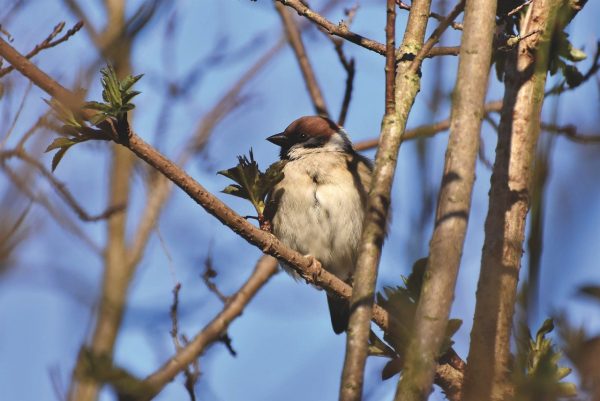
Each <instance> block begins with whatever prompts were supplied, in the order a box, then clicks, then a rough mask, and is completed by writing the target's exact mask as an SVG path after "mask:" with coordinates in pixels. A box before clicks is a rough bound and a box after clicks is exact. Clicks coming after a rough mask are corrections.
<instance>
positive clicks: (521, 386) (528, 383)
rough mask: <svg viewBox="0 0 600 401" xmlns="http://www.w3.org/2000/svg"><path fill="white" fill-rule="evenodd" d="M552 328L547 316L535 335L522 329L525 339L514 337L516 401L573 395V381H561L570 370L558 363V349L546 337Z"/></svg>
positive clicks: (574, 390) (574, 393) (552, 324)
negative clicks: (515, 349)
mask: <svg viewBox="0 0 600 401" xmlns="http://www.w3.org/2000/svg"><path fill="white" fill-rule="evenodd" d="M553 330H554V321H553V320H552V319H547V320H546V321H544V323H543V324H542V326H541V327H540V329H539V330H538V331H537V333H536V335H535V337H532V336H531V333H530V331H529V329H526V330H525V332H526V336H525V338H521V339H517V345H518V352H517V356H516V358H515V369H514V370H513V378H514V382H515V399H516V400H517V401H526V400H537V399H539V400H556V399H558V398H560V397H574V396H576V395H577V388H576V387H575V384H573V383H568V382H561V380H562V379H564V378H565V377H566V376H567V375H569V373H571V369H570V368H567V367H561V366H559V364H558V362H559V361H560V358H561V352H560V351H558V350H557V349H556V347H555V345H554V343H553V341H552V339H550V338H548V337H547V335H548V334H549V333H550V332H552V331H553Z"/></svg>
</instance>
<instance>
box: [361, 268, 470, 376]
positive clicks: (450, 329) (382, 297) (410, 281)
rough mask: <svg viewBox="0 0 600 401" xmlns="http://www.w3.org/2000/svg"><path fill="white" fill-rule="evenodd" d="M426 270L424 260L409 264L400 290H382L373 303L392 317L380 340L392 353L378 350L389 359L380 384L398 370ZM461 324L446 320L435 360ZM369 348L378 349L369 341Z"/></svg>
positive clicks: (449, 344)
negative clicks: (375, 302) (444, 331)
mask: <svg viewBox="0 0 600 401" xmlns="http://www.w3.org/2000/svg"><path fill="white" fill-rule="evenodd" d="M426 268H427V258H422V259H419V260H417V261H416V262H415V263H414V264H413V268H412V272H411V274H410V275H409V276H408V277H404V276H403V277H402V281H403V282H404V285H403V286H397V287H385V288H384V289H383V293H378V294H377V303H378V304H379V305H381V306H382V307H383V308H384V309H385V310H387V312H388V313H389V314H390V316H391V317H393V318H392V319H390V326H389V330H388V331H387V332H386V333H385V334H384V336H383V339H384V340H385V342H386V343H387V344H389V345H390V346H391V347H392V348H393V352H392V353H390V352H388V351H389V348H388V349H387V350H386V351H381V350H380V351H381V352H382V353H384V354H385V356H388V357H390V358H391V360H390V361H389V362H388V363H387V365H386V366H385V367H384V369H383V372H382V378H383V379H384V380H385V379H389V378H390V377H392V376H393V375H395V374H396V373H399V372H400V370H401V369H402V360H403V356H404V352H405V350H406V348H407V346H408V344H409V341H410V337H411V334H412V331H413V325H414V318H415V313H416V310H417V304H418V302H419V297H420V296H421V287H422V286H423V280H424V277H425V272H426ZM461 324H462V320H460V319H450V320H448V326H447V328H446V334H445V337H444V341H443V344H442V346H441V348H440V350H439V351H438V352H439V356H442V355H443V354H444V353H445V352H446V351H447V350H448V349H449V348H450V347H451V346H452V345H453V344H454V341H452V336H453V335H454V334H455V333H456V332H457V331H458V329H459V328H460V326H461ZM371 348H380V347H379V346H378V344H377V343H374V342H373V341H372V342H371ZM372 355H377V353H372Z"/></svg>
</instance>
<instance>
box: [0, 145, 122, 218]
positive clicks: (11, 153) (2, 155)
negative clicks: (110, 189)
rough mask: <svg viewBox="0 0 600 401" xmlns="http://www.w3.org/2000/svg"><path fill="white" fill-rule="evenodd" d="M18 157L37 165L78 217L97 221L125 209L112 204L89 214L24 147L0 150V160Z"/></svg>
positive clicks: (63, 185) (34, 165)
mask: <svg viewBox="0 0 600 401" xmlns="http://www.w3.org/2000/svg"><path fill="white" fill-rule="evenodd" d="M13 157H16V158H18V159H21V160H23V161H24V162H26V163H28V164H29V165H31V166H33V167H35V168H36V169H37V170H38V171H39V172H40V173H41V174H42V176H43V177H44V178H45V179H46V180H47V181H48V183H49V184H50V185H51V186H52V188H54V189H55V190H56V192H57V193H58V194H59V196H60V197H61V198H62V199H63V201H64V202H65V203H66V204H67V206H69V207H70V208H71V209H72V210H73V211H74V212H75V214H77V217H79V218H80V219H81V220H83V221H86V222H95V221H99V220H105V219H107V218H109V217H110V216H112V215H113V214H115V213H118V212H120V211H122V210H123V206H118V205H117V206H111V207H109V208H107V209H106V210H105V211H104V212H102V213H100V214H97V215H90V214H88V213H87V212H86V211H85V210H84V209H83V207H82V206H81V205H80V204H79V202H77V200H76V199H75V197H74V196H73V194H71V192H70V191H69V190H68V189H67V188H66V186H65V184H63V183H62V182H60V181H58V180H57V179H56V178H55V177H54V175H53V174H52V173H51V172H50V171H49V170H48V169H47V168H46V167H44V165H43V164H42V163H40V162H39V161H38V160H37V159H35V158H34V157H32V156H31V155H29V154H28V153H26V152H25V151H24V150H23V149H12V150H5V151H0V160H6V159H10V158H13Z"/></svg>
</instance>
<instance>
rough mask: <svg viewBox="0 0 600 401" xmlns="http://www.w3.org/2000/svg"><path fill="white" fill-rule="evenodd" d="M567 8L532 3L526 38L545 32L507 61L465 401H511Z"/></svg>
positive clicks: (558, 1)
mask: <svg viewBox="0 0 600 401" xmlns="http://www.w3.org/2000/svg"><path fill="white" fill-rule="evenodd" d="M564 3H565V2H563V1H562V0H549V1H535V2H533V3H532V4H531V6H530V7H529V8H528V9H527V15H526V16H525V18H523V19H522V26H521V29H520V32H521V33H523V36H525V35H526V34H527V32H533V31H542V34H541V35H535V36H531V37H530V38H529V39H527V40H524V41H521V42H520V43H519V46H518V48H517V49H514V50H513V51H512V52H511V54H510V55H509V59H508V61H507V62H506V79H505V82H506V84H505V86H506V88H505V93H504V105H503V109H502V114H501V118H500V127H499V131H498V145H497V147H496V159H495V162H494V168H493V172H492V178H491V188H490V204H489V210H488V214H487V218H486V222H485V240H484V245H483V253H482V257H481V273H480V276H479V283H478V286H477V303H476V305H475V316H474V319H473V329H472V331H471V343H470V347H469V357H468V366H467V370H466V372H465V382H464V400H465V401H479V400H483V399H486V400H504V399H509V398H512V397H513V388H512V385H511V384H510V382H509V381H508V380H507V372H509V371H510V366H511V364H512V361H511V360H512V356H511V352H510V342H511V341H510V339H511V331H512V321H513V313H514V305H515V301H516V292H517V282H518V276H519V268H520V264H521V256H522V253H523V241H524V238H525V236H524V233H525V218H526V215H527V210H528V207H529V194H528V192H529V185H530V183H531V166H532V162H533V160H534V154H535V149H536V143H537V140H538V135H539V131H540V113H541V109H542V104H543V101H544V86H545V83H546V75H547V69H548V59H549V57H548V54H549V47H550V41H551V37H552V35H553V32H554V29H560V30H562V27H560V25H561V23H560V21H561V20H560V19H559V17H558V16H559V15H561V6H562V4H564ZM490 355H493V356H494V357H493V358H490Z"/></svg>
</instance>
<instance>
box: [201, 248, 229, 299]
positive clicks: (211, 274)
mask: <svg viewBox="0 0 600 401" xmlns="http://www.w3.org/2000/svg"><path fill="white" fill-rule="evenodd" d="M215 277H217V271H216V270H215V269H214V268H213V263H212V258H211V257H210V255H207V256H206V259H205V260H204V273H202V281H204V284H205V285H206V287H207V288H208V289H209V290H210V292H212V293H213V294H215V295H216V296H217V298H219V299H220V300H221V302H223V303H224V304H226V303H227V302H229V297H228V296H226V295H224V294H223V293H222V292H221V290H219V288H218V287H217V285H216V284H215V283H214V282H213V281H212V280H213V279H214V278H215Z"/></svg>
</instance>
